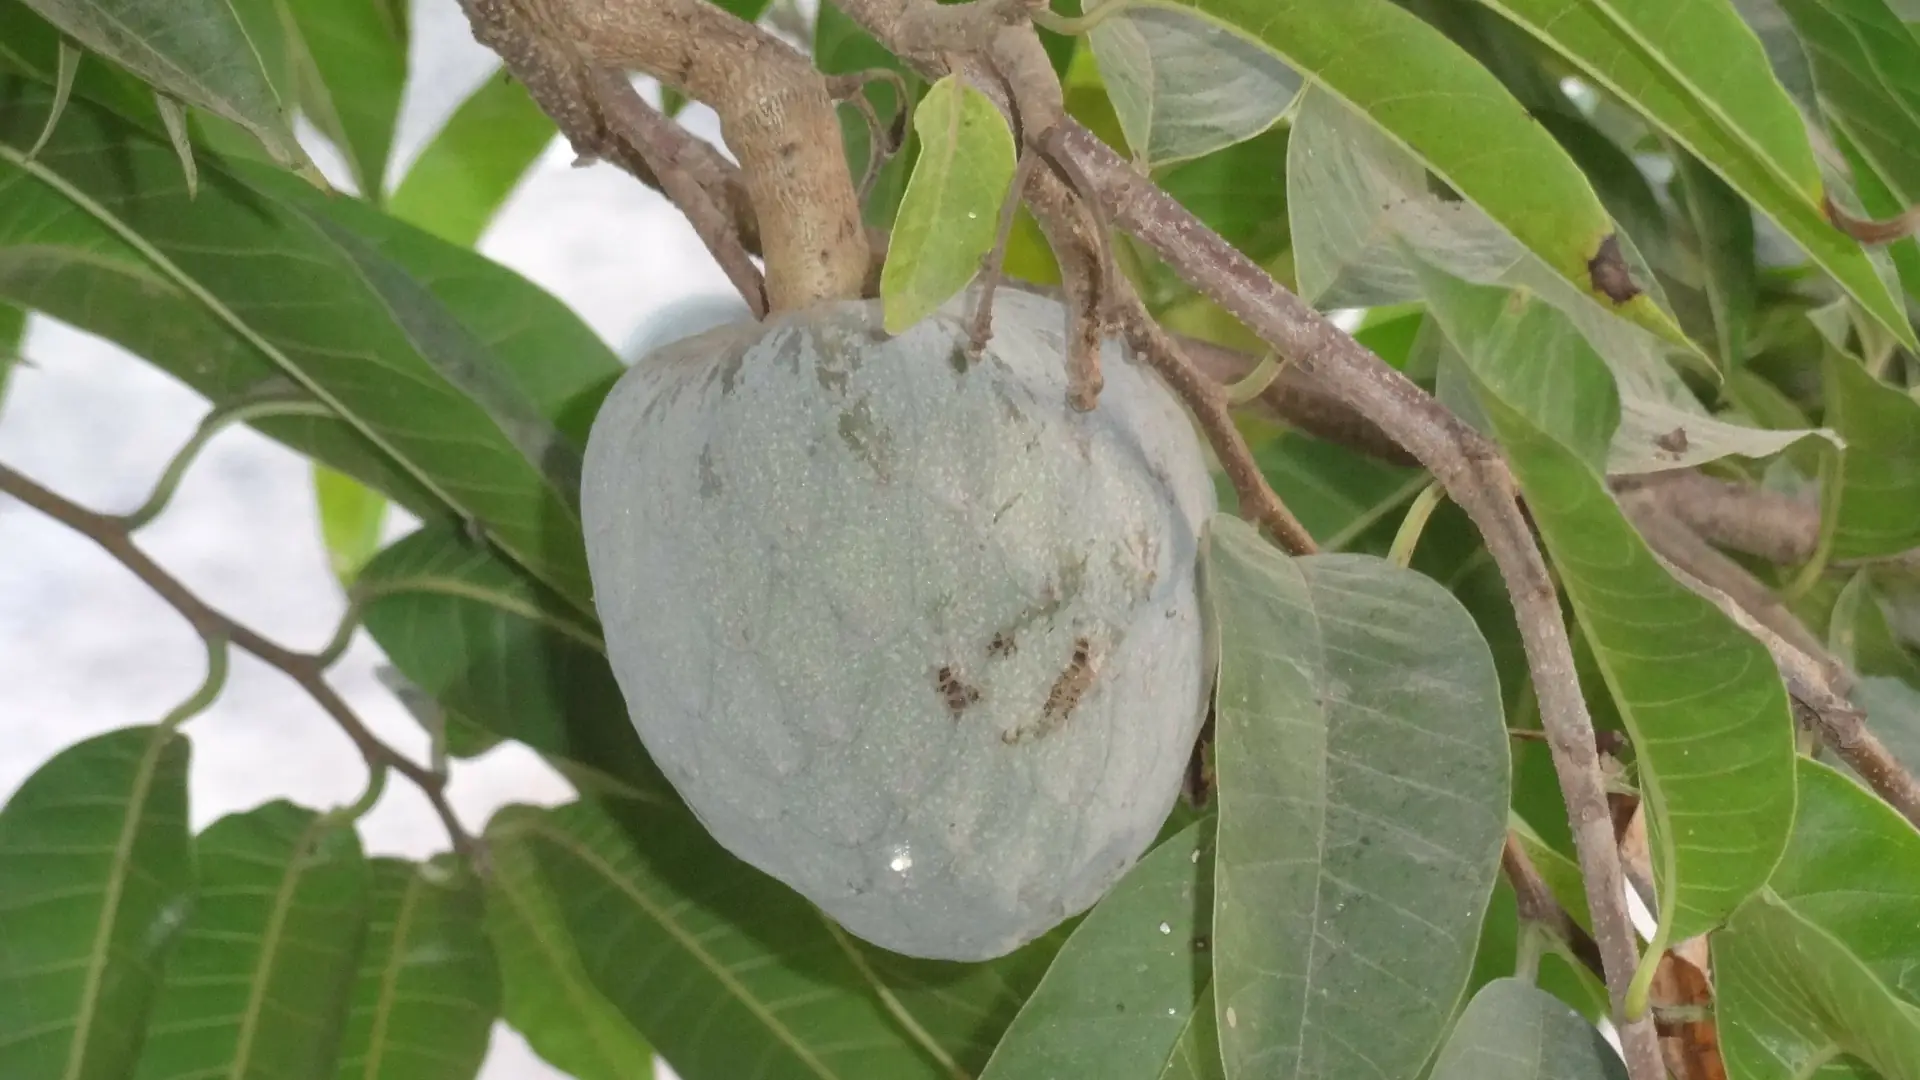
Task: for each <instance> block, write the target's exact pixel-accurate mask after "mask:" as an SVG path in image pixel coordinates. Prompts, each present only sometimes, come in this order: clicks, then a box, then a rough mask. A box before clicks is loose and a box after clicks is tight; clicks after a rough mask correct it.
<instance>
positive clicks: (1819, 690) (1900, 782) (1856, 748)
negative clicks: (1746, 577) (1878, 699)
mask: <svg viewBox="0 0 1920 1080" xmlns="http://www.w3.org/2000/svg"><path fill="white" fill-rule="evenodd" d="M1648 539H1649V542H1652V540H1653V538H1652V537H1649V538H1648ZM1655 547H1656V550H1657V549H1658V545H1657V544H1656V545H1655ZM1659 553H1660V554H1661V555H1662V556H1663V557H1662V560H1661V561H1662V562H1663V563H1665V565H1666V567H1667V570H1668V572H1670V573H1672V574H1673V576H1674V578H1675V579H1676V580H1678V581H1679V582H1680V583H1681V584H1683V585H1685V586H1687V587H1688V588H1690V589H1692V590H1693V591H1694V592H1696V593H1699V594H1700V595H1701V596H1704V597H1706V598H1707V599H1708V600H1711V601H1712V602H1713V603H1714V604H1715V605H1716V606H1718V607H1719V608H1720V610H1721V611H1724V612H1726V613H1727V616H1728V617H1729V618H1731V619H1732V620H1733V621H1734V622H1736V623H1738V624H1739V625H1740V628H1741V629H1743V630H1745V631H1746V632H1747V633H1749V634H1752V635H1753V636H1754V637H1755V638H1757V639H1758V640H1759V641H1760V643H1761V644H1762V645H1765V646H1766V647H1767V652H1768V653H1770V654H1772V656H1773V662H1774V665H1775V666H1777V667H1778V668H1779V669H1780V674H1781V675H1782V676H1784V677H1785V678H1786V682H1787V693H1788V694H1789V695H1791V696H1792V698H1793V704H1794V715H1795V716H1796V717H1798V718H1799V720H1800V722H1801V723H1802V724H1805V725H1806V726H1807V727H1808V728H1809V729H1810V730H1813V731H1816V732H1818V733H1819V734H1820V737H1821V740H1822V741H1823V742H1825V743H1826V744H1827V745H1829V746H1831V747H1833V749H1834V752H1835V753H1837V754H1839V755H1840V759H1841V760H1842V761H1845V762H1846V763H1847V765H1848V766H1850V767H1851V768H1852V769H1853V771H1854V772H1856V773H1859V774H1860V778H1861V779H1862V780H1865V781H1866V782H1867V786H1868V787H1870V788H1872V789H1873V790H1874V792H1875V793H1876V794H1878V795H1879V796H1880V797H1881V798H1882V799H1885V800H1886V801H1887V803H1888V805H1890V806H1892V807H1893V808H1894V809H1895V810H1898V811H1899V812H1900V815H1901V816H1902V817H1904V818H1906V819H1907V820H1908V821H1910V822H1912V823H1913V824H1914V826H1915V827H1916V828H1920V781H1916V780H1915V779H1914V776H1913V774H1912V773H1911V772H1909V771H1907V768H1906V767H1905V766H1903V765H1902V764H1900V760H1899V759H1898V758H1896V757H1894V756H1893V752H1892V751H1891V750H1888V749H1887V747H1886V744H1885V743H1883V742H1881V741H1880V739H1879V738H1878V737H1877V736H1876V735H1874V733H1873V732H1872V731H1870V730H1868V728H1867V714H1866V713H1865V712H1864V711H1863V710H1861V709H1860V707H1859V706H1857V705H1855V704H1853V702H1851V701H1848V700H1847V697H1846V694H1845V693H1844V692H1843V691H1842V690H1841V689H1839V688H1838V687H1836V686H1835V681H1836V680H1837V679H1841V678H1844V672H1843V670H1842V669H1841V668H1840V667H1839V665H1837V664H1834V663H1832V662H1831V661H1824V662H1823V661H1822V660H1820V659H1817V658H1816V657H1814V656H1810V655H1808V654H1807V653H1805V652H1802V651H1801V650H1800V649H1798V648H1796V647H1794V645H1793V644H1792V643H1791V642H1789V641H1787V640H1786V639H1785V638H1783V637H1781V636H1780V635H1779V634H1776V633H1774V632H1773V631H1772V630H1771V629H1769V628H1768V627H1766V626H1764V625H1762V624H1761V622H1760V620H1759V619H1757V618H1755V617H1754V615H1753V614H1752V613H1750V612H1749V611H1748V610H1747V609H1746V608H1745V607H1742V606H1741V605H1740V603H1739V602H1738V601H1736V600H1735V599H1734V598H1733V597H1732V596H1730V595H1729V594H1728V593H1727V592H1725V591H1724V590H1722V589H1719V588H1716V587H1715V586H1714V585H1712V584H1710V583H1708V582H1707V581H1704V580H1702V579H1701V578H1700V577H1698V576H1696V575H1695V574H1694V573H1693V572H1691V569H1690V568H1689V567H1688V566H1687V565H1683V564H1682V563H1681V562H1680V561H1679V560H1676V559H1673V558H1671V557H1668V556H1667V552H1664V551H1662V552H1659Z"/></svg>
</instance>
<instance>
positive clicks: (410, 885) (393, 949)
mask: <svg viewBox="0 0 1920 1080" xmlns="http://www.w3.org/2000/svg"><path fill="white" fill-rule="evenodd" d="M423 885H424V882H423V881H422V880H421V877H420V875H419V873H417V872H413V873H409V874H408V875H407V887H406V890H405V891H404V892H402V893H401V894H400V909H399V911H397V912H396V913H395V914H394V917H393V934H392V936H390V937H389V938H388V939H387V962H386V964H385V965H384V966H383V967H382V968H381V971H380V996H379V997H377V998H375V999H374V1008H373V1028H372V1030H371V1031H369V1032H368V1033H367V1061H366V1065H365V1067H364V1068H362V1069H361V1070H360V1075H361V1077H362V1078H363V1080H374V1078H376V1077H378V1076H379V1075H380V1063H381V1059H382V1058H383V1057H385V1055H386V1051H387V1021H388V1018H389V1017H390V1016H391V1015H392V1013H393V1001H394V998H395V996H397V994H398V988H399V985H400V970H401V969H402V968H404V967H405V966H406V965H405V964H404V963H403V962H402V960H401V958H402V957H404V956H405V955H406V950H405V949H403V948H402V947H401V943H402V942H404V941H405V940H406V938H407V935H408V934H409V933H411V932H412V927H413V919H414V908H415V907H416V906H417V905H418V903H419V893H420V889H421V887H422V886H423Z"/></svg>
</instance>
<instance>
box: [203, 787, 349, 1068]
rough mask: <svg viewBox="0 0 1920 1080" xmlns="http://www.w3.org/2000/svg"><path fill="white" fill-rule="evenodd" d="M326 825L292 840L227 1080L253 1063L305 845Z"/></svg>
mask: <svg viewBox="0 0 1920 1080" xmlns="http://www.w3.org/2000/svg"><path fill="white" fill-rule="evenodd" d="M329 824H330V823H329V822H328V821H327V820H326V819H325V818H322V817H315V818H314V819H313V820H312V821H311V822H309V823H308V824H307V827H306V828H304V829H302V830H300V836H299V838H298V839H297V840H295V841H294V845H293V850H292V851H291V852H290V858H289V859H288V861H287V872H286V873H285V874H284V875H282V876H281V878H280V888H279V889H278V890H276V891H275V892H274V897H273V910H272V912H271V913H270V914H269V915H268V916H267V926H266V929H265V930H263V931H262V932H261V934H260V959H259V960H257V961H255V963H254V966H253V979H252V980H251V982H250V984H249V986H248V990H247V1007H246V1010H245V1011H244V1012H242V1013H241V1014H240V1033H239V1038H238V1039H236V1040H235V1043H234V1051H233V1062H232V1064H231V1066H230V1067H229V1068H228V1069H227V1078H228V1080H245V1077H246V1075H247V1069H248V1067H249V1066H251V1065H252V1064H253V1041H254V1038H255V1037H256V1036H257V1035H258V1034H259V1032H260V1027H259V1024H260V1016H261V1014H262V1013H263V1012H265V1011H266V1001H267V987H268V985H269V984H270V983H271V982H272V980H271V978H270V977H269V976H270V974H271V971H272V968H273V966H274V962H275V960H276V959H277V955H278V953H279V950H280V939H281V938H282V937H283V936H284V935H285V934H286V930H287V917H288V915H289V913H290V912H291V911H292V908H293V895H294V893H295V892H296V891H297V890H298V889H299V887H300V882H301V881H303V880H304V879H305V878H306V875H307V871H308V869H309V868H310V867H309V865H307V864H306V853H307V845H308V844H309V843H310V842H312V841H313V840H314V839H315V837H316V835H317V834H318V833H320V832H321V831H322V830H324V829H326V828H327V827H328V826H329Z"/></svg>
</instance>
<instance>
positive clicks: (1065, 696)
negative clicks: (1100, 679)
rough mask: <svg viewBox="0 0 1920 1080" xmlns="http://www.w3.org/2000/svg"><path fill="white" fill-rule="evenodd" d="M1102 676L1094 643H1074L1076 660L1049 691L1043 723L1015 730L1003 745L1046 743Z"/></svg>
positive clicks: (1080, 639) (1076, 640) (1078, 640)
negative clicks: (1097, 678) (1049, 736)
mask: <svg viewBox="0 0 1920 1080" xmlns="http://www.w3.org/2000/svg"><path fill="white" fill-rule="evenodd" d="M1099 674H1100V661H1099V660H1098V658H1096V657H1095V656H1094V655H1093V642H1091V641H1088V640H1087V639H1086V638H1084V637H1078V638H1074V639H1073V656H1072V657H1070V658H1069V659H1068V660H1067V666H1066V667H1064V668H1062V669H1061V670H1060V674H1059V676H1058V677H1057V678H1055V679H1054V680H1053V687H1052V688H1051V689H1049V690H1048V691H1047V703H1046V704H1045V705H1043V706H1041V708H1040V719H1039V720H1038V721H1036V722H1035V723H1033V724H1031V725H1028V726H1026V727H1019V728H1015V729H1013V730H1012V731H1009V732H1006V733H1004V734H1002V735H1001V736H1000V741H1001V742H1004V743H1008V744H1014V743H1022V742H1026V741H1027V740H1029V739H1044V738H1046V737H1047V736H1048V735H1051V734H1053V733H1054V732H1056V731H1058V730H1060V728H1061V726H1062V725H1064V724H1065V723H1066V722H1067V720H1068V719H1069V718H1071V717H1072V716H1073V710H1074V708H1075V707H1076V706H1078V705H1079V704H1080V699H1081V698H1083V697H1085V696H1086V693H1087V688H1088V687H1090V686H1092V685H1093V680H1094V677H1095V676H1097V675H1099Z"/></svg>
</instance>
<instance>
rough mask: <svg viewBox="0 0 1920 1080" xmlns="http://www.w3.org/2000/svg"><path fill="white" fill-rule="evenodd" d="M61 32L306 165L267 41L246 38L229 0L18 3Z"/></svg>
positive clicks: (281, 156) (283, 157) (282, 158)
mask: <svg viewBox="0 0 1920 1080" xmlns="http://www.w3.org/2000/svg"><path fill="white" fill-rule="evenodd" d="M24 2H25V3H26V5H27V6H28V7H30V8H32V9H33V10H34V11H35V12H37V13H39V14H40V16H41V17H43V18H45V19H46V20H47V21H48V22H50V23H52V24H53V25H54V26H56V27H59V29H60V31H61V33H63V34H65V35H67V36H68V37H71V38H73V39H74V40H75V41H78V42H80V43H81V44H82V45H85V46H86V47H87V48H88V49H89V50H91V51H93V52H96V53H99V54H100V55H101V56H104V57H107V58H108V59H110V60H113V61H114V62H116V63H118V64H120V65H121V66H123V67H125V68H126V69H127V70H129V71H131V72H133V73H134V74H135V75H137V76H139V77H140V78H141V79H142V80H144V81H145V82H147V83H148V84H150V85H151V86H153V88H154V89H156V90H158V91H160V92H162V93H165V94H170V95H172V96H173V97H176V98H179V99H180V100H182V101H185V102H187V103H189V104H192V105H197V106H199V107H200V108H203V109H206V110H207V111H209V112H211V113H213V114H215V115H217V116H221V117H224V118H226V119H228V120H231V121H233V122H234V123H236V124H238V125H240V126H241V127H242V128H244V129H246V131H247V132H248V133H249V134H251V135H253V137H254V138H256V139H258V140H260V143H261V145H262V146H264V147H266V149H267V151H268V152H269V153H270V154H272V155H273V157H274V159H275V160H276V161H278V162H280V163H281V164H283V165H289V166H296V165H300V164H304V163H306V161H307V157H306V153H305V151H303V150H301V149H300V145H299V143H298V142H297V141H296V140H295V139H294V135H293V124H292V114H293V102H292V100H290V99H283V98H282V97H281V96H280V94H279V93H277V92H276V89H275V87H274V85H273V83H272V81H271V80H270V77H269V74H268V71H267V69H266V67H265V64H266V63H267V62H268V58H267V56H263V52H265V53H269V54H270V53H271V51H272V49H271V43H269V44H268V47H267V48H266V49H264V50H263V48H262V43H260V42H256V41H254V40H253V38H252V37H251V36H250V35H249V27H248V26H247V25H246V24H245V23H244V22H243V20H242V19H241V17H240V14H239V13H238V11H237V10H236V9H235V7H234V5H233V3H232V2H231V0H169V2H167V3H165V4H152V3H145V2H143V0H24Z"/></svg>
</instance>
